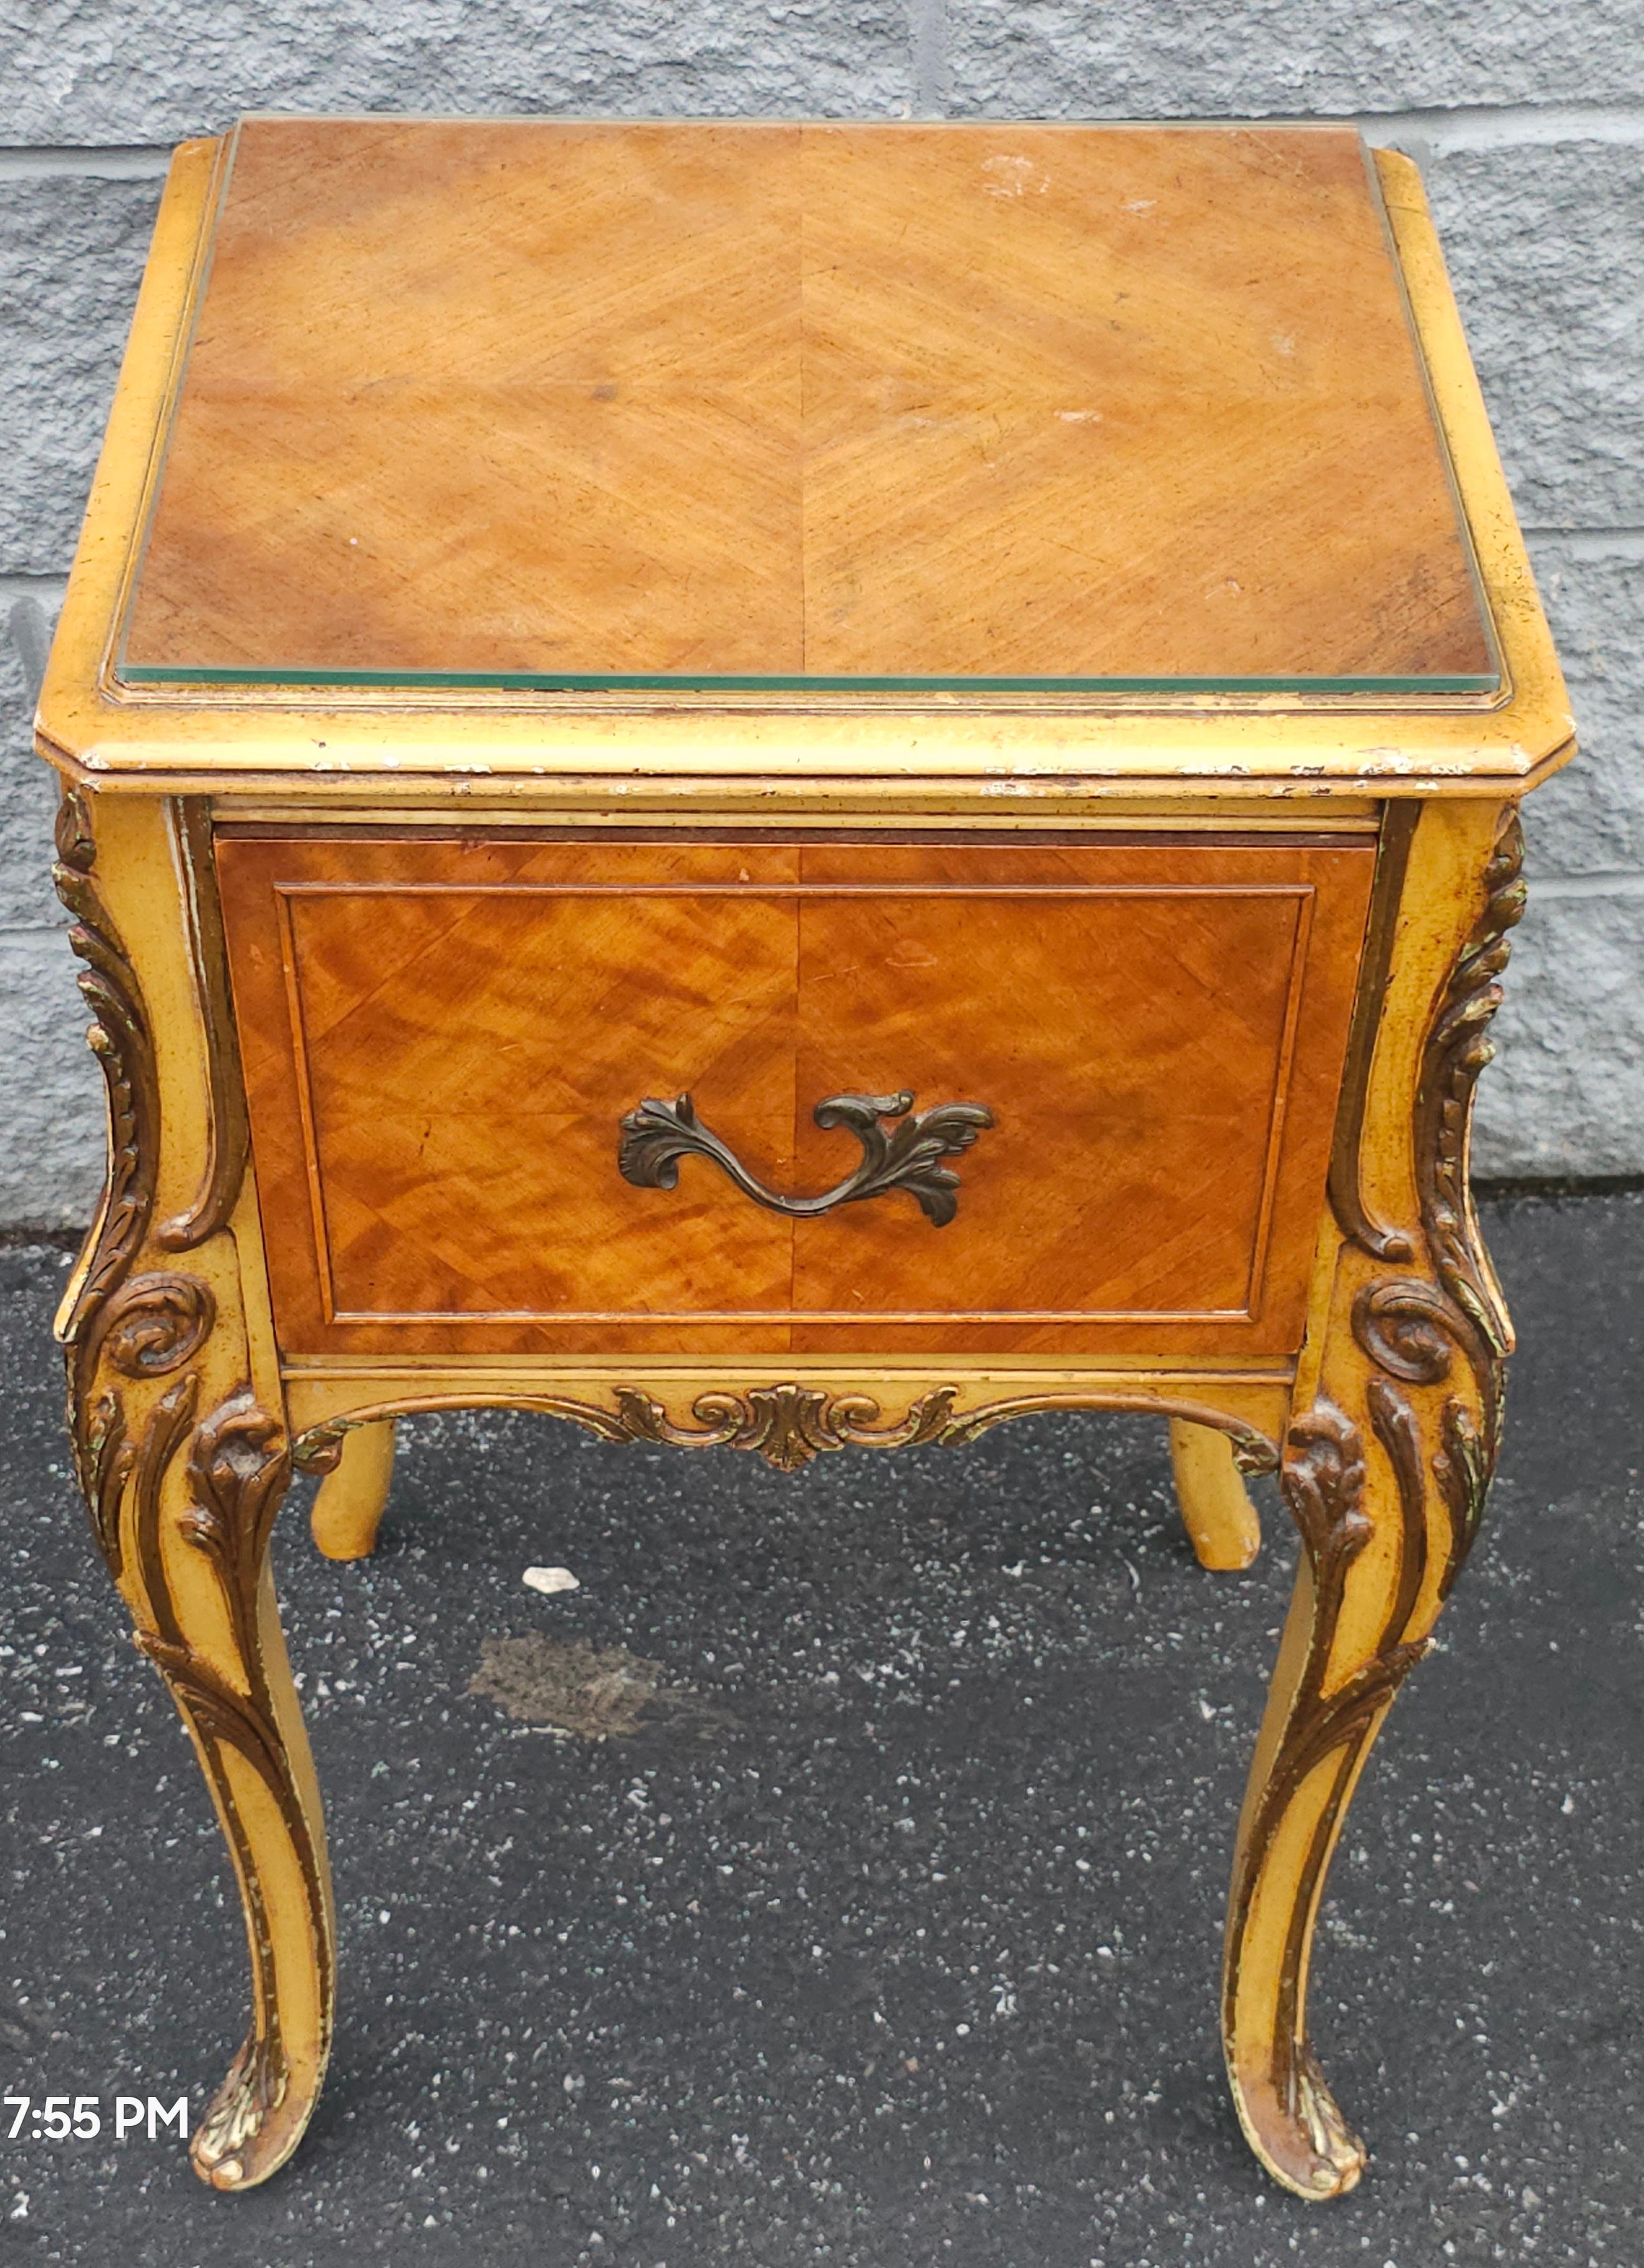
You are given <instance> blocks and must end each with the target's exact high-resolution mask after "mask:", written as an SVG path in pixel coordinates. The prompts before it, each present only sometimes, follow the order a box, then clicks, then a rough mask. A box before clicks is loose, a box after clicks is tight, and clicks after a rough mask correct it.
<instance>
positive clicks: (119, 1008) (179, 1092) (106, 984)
mask: <svg viewBox="0 0 1644 2268" xmlns="http://www.w3.org/2000/svg"><path fill="white" fill-rule="evenodd" d="M98 837H99V839H98V841H97V842H96V843H94V842H93V839H92V821H91V812H90V809H89V807H88V805H87V803H86V802H85V799H83V798H81V797H80V796H79V795H77V794H70V796H69V797H67V798H66V799H65V800H64V803H63V811H62V814H61V815H60V818H59V823H58V831H57V842H58V851H59V858H60V864H59V865H58V868H57V873H56V880H57V886H58V889H59V891H60V893H61V895H62V896H63V902H64V903H65V904H66V905H67V907H68V909H69V910H70V914H71V915H72V917H73V926H72V928H71V929H70V942H71V944H72V946H73V948H74V951H75V952H76V953H77V954H78V956H79V958H80V960H81V961H82V963H83V964H84V970H83V974H82V976H81V980H80V983H81V990H82V992H83V993H84V995H85V999H86V1003H87V1005H88V1006H89V1007H90V1008H91V1010H92V1026H91V1029H90V1033H89V1037H90V1040H91V1044H92V1049H93V1051H94V1052H95V1054H96V1055H97V1057H98V1059H99V1061H100V1064H101V1066H102V1070H103V1073H104V1078H105V1081H106V1084H107V1093H108V1103H109V1126H110V1142H109V1170H108V1182H107V1190H106V1193H105V1197H104V1201H103V1204H102V1207H101V1209H100V1214H99V1218H98V1220H97V1223H96V1225H95V1226H94V1227H93V1229H92V1233H91V1236H90V1238H89V1239H88V1241H87V1243H86V1247H85V1252H84V1253H83V1255H82V1256H81V1259H80V1263H79V1265H78V1267H77V1269H76V1270H75V1273H74V1275H73V1277H72V1278H71V1279H70V1285H69V1289H68V1292H67V1293H66V1295H65V1298H64V1300H63V1307H62V1309H61V1311H60V1313H59V1315H58V1319H57V1333H58V1337H59V1338H60V1340H61V1341H62V1344H63V1349H64V1351H65V1355H66V1357H67V1362H68V1373H69V1422H70V1433H71V1437H72V1443H73V1449H74V1458H75V1467H76V1471H77V1476H78V1479H79V1482H80V1484H81V1487H82V1489H83V1491H85V1499H86V1502H87V1505H88V1506H89V1507H90V1510H91V1515H92V1529H93V1533H94V1535H95V1536H96V1540H97V1543H98V1544H99V1546H100V1550H101V1551H102V1553H103V1556H104V1558H105V1559H106V1560H107V1565H108V1568H109V1572H111V1574H112V1575H113V1577H114V1581H115V1583H116V1584H117V1586H118V1587H119V1589H120V1592H121V1594H122V1598H123V1599H124V1600H125V1602H126V1604H127V1607H128V1608H129V1611H130V1614H131V1617H132V1622H133V1624H134V1626H135V1634H136V1643H137V1646H138V1647H139V1649H140V1650H141V1651H142V1652H143V1653H144V1654H146V1655H147V1656H148V1658H149V1660H150V1661H152V1662H153V1663H154V1665H155V1667H156V1668H158V1669H159V1673H160V1675H162V1677H164V1679H165V1680H166V1684H167V1686H168V1687H169V1688H170V1690H171V1693H172V1696H173V1699H174V1700H175V1702H176V1704H177V1706H178V1708H179V1710H180V1711H181V1713H182V1718H183V1721H184V1723H185V1724H186V1726H187V1727H188V1732H189V1734H190V1736H191V1738H192V1740H193V1742H194V1745H195V1751H196V1753H197V1755H198V1756H199V1759H200V1763H201V1765H202V1768H203V1771H204V1773H205V1777H206V1781H207V1784H208V1786H210V1792H211V1796H212V1800H213V1801H214V1802H215V1804H216V1807H217V1816H218V1819H219V1820H220V1822H221V1823H222V1828H223V1832H224V1835H225V1837H226V1839H227V1843H228V1847H229V1852H230V1854H231V1856H232V1860H233V1864H234V1868H235V1871H236V1874H238V1876H239V1880H240V1894H241V1898H242V1902H243V1904H244V1909H245V1917H246V1928H247V1936H248V1939H249V1942H250V1950H251V1983H252V2016H251V2028H250V2031H249V2033H248V2035H247V2039H246V2042H245V2044H244V2045H243V2047H242V2048H241V2049H240V2053H239V2055H238V2056H237V2057H236V2058H235V2059H234V2062H233V2064H232V2067H231V2069H230V2071H229V2073H228V2076H227V2078H226V2080H225V2081H224V2083H223V2085H222V2087H221V2088H219V2089H218V2091H217V2095H216V2096H215V2097H214V2098H213V2100H212V2102H211V2103H210V2106H209V2108H208V2110H206V2113H205V2115H204V2117H203V2118H202V2119H201V2120H200V2121H199V2123H198V2124H197V2125H196V2127H195V2133H194V2137H193V2140H192V2144H191V2151H192V2155H193V2159H194V2162H195V2168H196V2169H197V2171H198V2172H199V2173H200V2174H201V2175H202V2176H203V2178H204V2179H205V2180H206V2181H208V2182H210V2183H212V2184H213V2185H214V2186H215V2187H217V2188H218V2189H225V2190H237V2189H248V2188H250V2187H252V2186H253V2185H254V2183H258V2182H261V2181H264V2180H266V2179H267V2178H268V2176H269V2175H270V2174H271V2173H273V2172H274V2170H275V2169H276V2167H278V2166H279V2165H281V2164H283V2163H284V2160H285V2159H286V2158H287V2157H289V2156H290V2154H291V2151H292V2150H293V2149H294V2148H295V2147H296V2145H297V2142H298V2139H299V2136H300V2135H301V2133H302V2131H303V2128H304V2127H305V2125H306V2124H307V2121H308V2117H309V2113H310V2111H311V2110H312V2109H313V2103H314V2099H315V2097H316V2095H318V2093H319V2089H320V2083H321V2077H322V2075H323V2073H324V2070H325V2063H326V2055H327V2051H328V2046H329V2043H330V2037H331V2022H332V2001H333V1949H332V1948H333V1925H332V1913H331V1891H330V1881H329V1876H328V1870H327V1866H326V1853H325V1840H324V1832H323V1829H322V1827H321V1815H320V1803H319V1797H318V1793H317V1790H316V1788H315V1785H314V1776H313V1764H312V1762H311V1759H310V1756H309V1752H308V1743H307V1740H306V1736H305V1734H304V1731H303V1726H302V1719H301V1717H300V1714H299V1709H298V1704H297V1697H296V1694H295V1691H294V1690H293V1688H292V1683H291V1671H290V1668H289V1667H288V1664H287V1661H286V1656H285V1647H284V1639H283V1638H282V1636H281V1632H280V1626H279V1616H278V1610H277V1608H276V1603H275V1596H274V1587H273V1581H272V1579H271V1576H270V1573H269V1534H270V1531H271V1529H272V1527H273V1523H274V1516H275V1513H276V1511H277V1509H278V1506H279V1503H280V1499H281V1498H282V1497H283V1496H284V1492H285V1487H286V1483H287V1481H288V1480H289V1478H290V1474H291V1458H290V1453H289V1448H288V1446H287V1442H286V1440H285V1435H284V1429H283V1425H282V1423H281V1419H280V1418H279V1417H277V1416H275V1415H271V1414H270V1412H269V1410H268V1409H267V1408H266V1407H264V1406H262V1404H261V1403H260V1402H259V1399H258V1396H257V1394H256V1392H255V1391H254V1388H253V1386H252V1384H251V1383H250V1381H251V1379H252V1378H253V1376H254V1374H255V1372H256V1368H257V1365H256V1361H255V1359H254V1346H253V1337H252V1333H251V1330H250V1327H249V1324H248V1322H247V1304H246V1290H245V1285H244V1284H243V1282H242V1278H241V1274H240V1247H239V1241H238V1240H239V1236H240V1233H246V1234H252V1235H254V1219H255V1208H254V1203H253V1201H252V1200H251V1198H250V1197H249V1195H248V1194H247V1193H244V1192H243V1191H242V1189H241V1182H242V1181H243V1175H244V1150H243V1145H242V1144H241V1143H240V1139H239V1134H238V1130H237V1127H236V1123H235V1121H234V1118H233V1115H232V1110H230V1109H229V1108H227V1107H226V1104H225V1101H224V1098H225V1097H226V1096H227V1094H228V1093H229V1091H230V1088H231V1086H232V1080H231V1079H230V1078H229V1077H228V1075H227V1073H226V1072H225V1069H224V1066H223V1065H222V1064H221V1061H220V1059H218V1058H217V1057H213V1069H212V1071H211V1073H210V1078H209V1079H207V1080H204V1081H203V1080H202V1079H201V1078H200V1075H199V1064H200V1059H201V1054H202V1050H201V1049H200V1047H199V1045H198V1028H199V1025H200V1024H202V1023H203V1025H204V1027H205V1030H206V1037H207V1049H206V1051H205V1052H207V1053H208V1054H211V1052H212V1049H213V1048H214V1046H215V1045H216V1043H217V1041H218V1040H219V1039H220V1034H221V1027H220V1020H219V1019H218V1018H217V1015H216V1013H215V1010H214V1004H213V1000H212V998H211V997H210V987H209V985H208V984H207V983H205V981H204V977H203V972H202V970H201V968H200V965H199V959H198V956H199V954H200V953H201V951H202V950H203V946H202V939H203V934H204V932H205V929H206V927H207V917H208V915H209V907H207V906H205V904H204V902H203V895H202V894H203V891H204V890H205V888H206V887H208V886H209V880H210V878H209V873H207V872H206V871H205V870H204V869H203V868H191V865H190V860H191V858H193V857H194V856H195V853H196V852H197V850H198V846H199V843H200V841H201V830H200V828H198V827H195V826H192V825H191V824H190V822H189V818H188V814H180V813H178V812H177V811H176V810H174V809H173V808H170V807H168V806H165V805H163V804H159V803H152V802H146V801H143V802H139V801H137V800H136V799H130V800H129V802H128V804H127V805H126V806H123V807H121V808H119V809H117V810H110V811H109V812H107V813H106V814H99V818H98ZM151 997H159V998H164V999H165V1000H166V1003H167V1008H168V1018H169V1020H168V1021H167V1022H166V1025H165V1026H164V1027H163V1028H159V1029H157V1028H156V1027H155V1025H154V1024H153V1023H152V1022H151V1015H150V1008H149V1000H150V998H151ZM274 1385H275V1391H276V1394H277V1377H276V1379H275V1381H274ZM270 1398H273V1397H272V1396H271V1397H270Z"/></svg>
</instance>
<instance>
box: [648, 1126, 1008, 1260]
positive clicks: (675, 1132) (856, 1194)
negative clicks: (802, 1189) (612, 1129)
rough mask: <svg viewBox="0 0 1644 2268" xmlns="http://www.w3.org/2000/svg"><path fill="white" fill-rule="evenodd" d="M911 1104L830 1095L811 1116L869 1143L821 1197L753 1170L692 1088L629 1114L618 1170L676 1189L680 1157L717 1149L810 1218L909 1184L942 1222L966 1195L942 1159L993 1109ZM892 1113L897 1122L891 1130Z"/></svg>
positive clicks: (760, 1189)
mask: <svg viewBox="0 0 1644 2268" xmlns="http://www.w3.org/2000/svg"><path fill="white" fill-rule="evenodd" d="M912 1109H913V1097H912V1095H911V1094H830V1095H829V1096H828V1097H827V1098H826V1100H825V1101H822V1102H819V1103H818V1104H817V1105H816V1108H815V1110H813V1111H812V1113H811V1116H812V1117H813V1118H814V1119H815V1121H816V1123H817V1124H818V1125H819V1126H821V1127H823V1128H827V1127H830V1126H848V1127H849V1128H850V1129H851V1132H852V1133H853V1134H854V1135H855V1136H856V1138H857V1140H858V1141H859V1143H860V1144H861V1145H862V1161H861V1163H860V1165H859V1166H858V1167H857V1168H856V1171H855V1172H854V1173H851V1174H847V1175H846V1176H845V1178H844V1181H842V1182H836V1183H835V1185H834V1187H833V1188H832V1189H826V1190H824V1191H823V1192H822V1195H821V1196H820V1197H783V1196H782V1195H781V1194H780V1193H779V1192H778V1190H776V1189H769V1188H767V1187H766V1185H765V1183H764V1182H762V1181H760V1180H758V1179H757V1178H756V1175H753V1174H750V1173H749V1172H748V1168H747V1167H746V1166H744V1165H743V1164H742V1162H741V1159H740V1158H738V1157H737V1156H736V1154H735V1152H734V1151H733V1150H732V1149H731V1148H730V1146H729V1145H728V1144H727V1143H726V1142H724V1141H722V1140H721V1139H720V1138H719V1135H717V1134H716V1133H715V1132H714V1131H713V1130H712V1128H711V1127H709V1126H704V1124H703V1123H702V1121H701V1119H700V1118H698V1117H697V1112H696V1107H695V1105H694V1104H693V1103H692V1101H691V1099H690V1097H689V1095H688V1094H682V1095H680V1096H678V1097H677V1098H676V1099H675V1101H672V1102H660V1101H657V1100H656V1099H655V1098H654V1097H647V1099H646V1100H645V1101H643V1102H642V1103H640V1104H639V1106H638V1108H637V1109H634V1110H630V1112H629V1113H628V1115H627V1116H626V1117H625V1118H623V1121H622V1138H621V1141H620V1142H619V1144H618V1146H617V1153H616V1163H617V1169H618V1171H619V1172H620V1173H621V1175H622V1176H623V1180H624V1181H628V1182H634V1183H635V1184H636V1185H637V1186H638V1187H639V1188H641V1189H674V1188H675V1187H676V1185H677V1184H678V1182H679V1161H680V1160H681V1159H682V1158H692V1157H695V1158H710V1159H711V1160H712V1161H713V1163H714V1164H715V1165H716V1166H718V1167H719V1168H720V1170H721V1171H722V1172H723V1173H725V1174H726V1175H728V1176H729V1177H730V1179H731V1180H732V1181H733V1182H735V1184H736V1186H737V1188H738V1189H741V1192H742V1194H743V1195H744V1196H745V1197H752V1199H753V1200H754V1203H755V1204H760V1205H763V1206H764V1207H765V1208H766V1210H767V1211H770V1212H779V1213H785V1214H786V1215H787V1217H788V1218H789V1219H791V1220H810V1219H815V1217H816V1215H817V1214H819V1213H824V1212H831V1211H833V1209H834V1207H835V1206H836V1205H842V1204H855V1203H857V1202H859V1200H860V1199H862V1198H864V1197H883V1196H885V1195H886V1194H887V1193H888V1191H889V1190H891V1189H905V1190H906V1191H907V1192H908V1195H909V1196H910V1197H913V1198H914V1199H915V1200H916V1201H917V1202H918V1206H919V1209H920V1211H922V1212H923V1213H924V1215H925V1219H927V1220H929V1221H931V1222H933V1224H934V1225H935V1226H937V1227H938V1228H945V1227H946V1226H947V1224H948V1222H949V1221H951V1220H952V1219H953V1218H954V1214H955V1211H957V1209H958V1204H959V1176H958V1175H957V1174H955V1173H954V1172H953V1171H952V1170H951V1168H950V1167H947V1166H944V1165H943V1164H941V1163H940V1160H942V1159H943V1158H952V1157H957V1156H958V1154H959V1153H960V1152H961V1151H963V1150H968V1149H969V1147H970V1145H971V1144H972V1143H973V1142H974V1141H975V1140H976V1138H977V1135H978V1134H979V1133H981V1131H982V1130H983V1129H984V1127H988V1126H991V1125H992V1123H993V1114H992V1111H991V1110H988V1109H985V1108H984V1107H983V1105H982V1104H981V1103H979V1102H939V1103H938V1104H936V1106H935V1107H934V1108H933V1109H930V1110H921V1111H919V1112H918V1113H917V1114H916V1115H915V1116H912V1117H910V1116H908V1114H909V1112H910V1111H911V1110H912ZM887 1121H893V1122H894V1121H900V1122H901V1123H899V1124H898V1123H892V1124H891V1125H890V1127H889V1130H888V1131H887V1127H886V1122H887Z"/></svg>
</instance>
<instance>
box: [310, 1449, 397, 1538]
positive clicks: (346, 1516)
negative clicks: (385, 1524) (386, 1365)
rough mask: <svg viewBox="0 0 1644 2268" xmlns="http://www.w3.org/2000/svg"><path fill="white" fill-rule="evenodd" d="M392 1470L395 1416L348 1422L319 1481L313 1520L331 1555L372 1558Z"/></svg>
mask: <svg viewBox="0 0 1644 2268" xmlns="http://www.w3.org/2000/svg"><path fill="white" fill-rule="evenodd" d="M393 1474H394V1420H393V1418H377V1419H375V1420H373V1421H372V1423H371V1424H370V1425H354V1426H350V1429H349V1430H348V1432H345V1433H344V1434H343V1436H342V1438H341V1440H340V1441H339V1442H338V1445H337V1454H336V1462H335V1465H333V1466H332V1468H331V1469H330V1470H329V1471H328V1472H327V1473H326V1474H325V1476H324V1478H323V1479H322V1480H321V1484H320V1488H319V1492H318V1494H317V1495H316V1496H315V1498H314V1508H313V1513H312V1514H311V1516H310V1522H309V1525H310V1527H311V1528H312V1531H313V1539H314V1543H315V1544H316V1545H317V1547H318V1548H319V1550H321V1551H323V1552H324V1554H325V1556H326V1557H327V1558H328V1559H369V1558H370V1557H371V1555H372V1552H373V1551H374V1550H376V1548H377V1530H378V1528H379V1527H380V1525H381V1522H382V1515H383V1513H384V1512H385V1511H386V1510H387V1503H388V1484H389V1481H390V1480H391V1478H392V1477H393Z"/></svg>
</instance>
